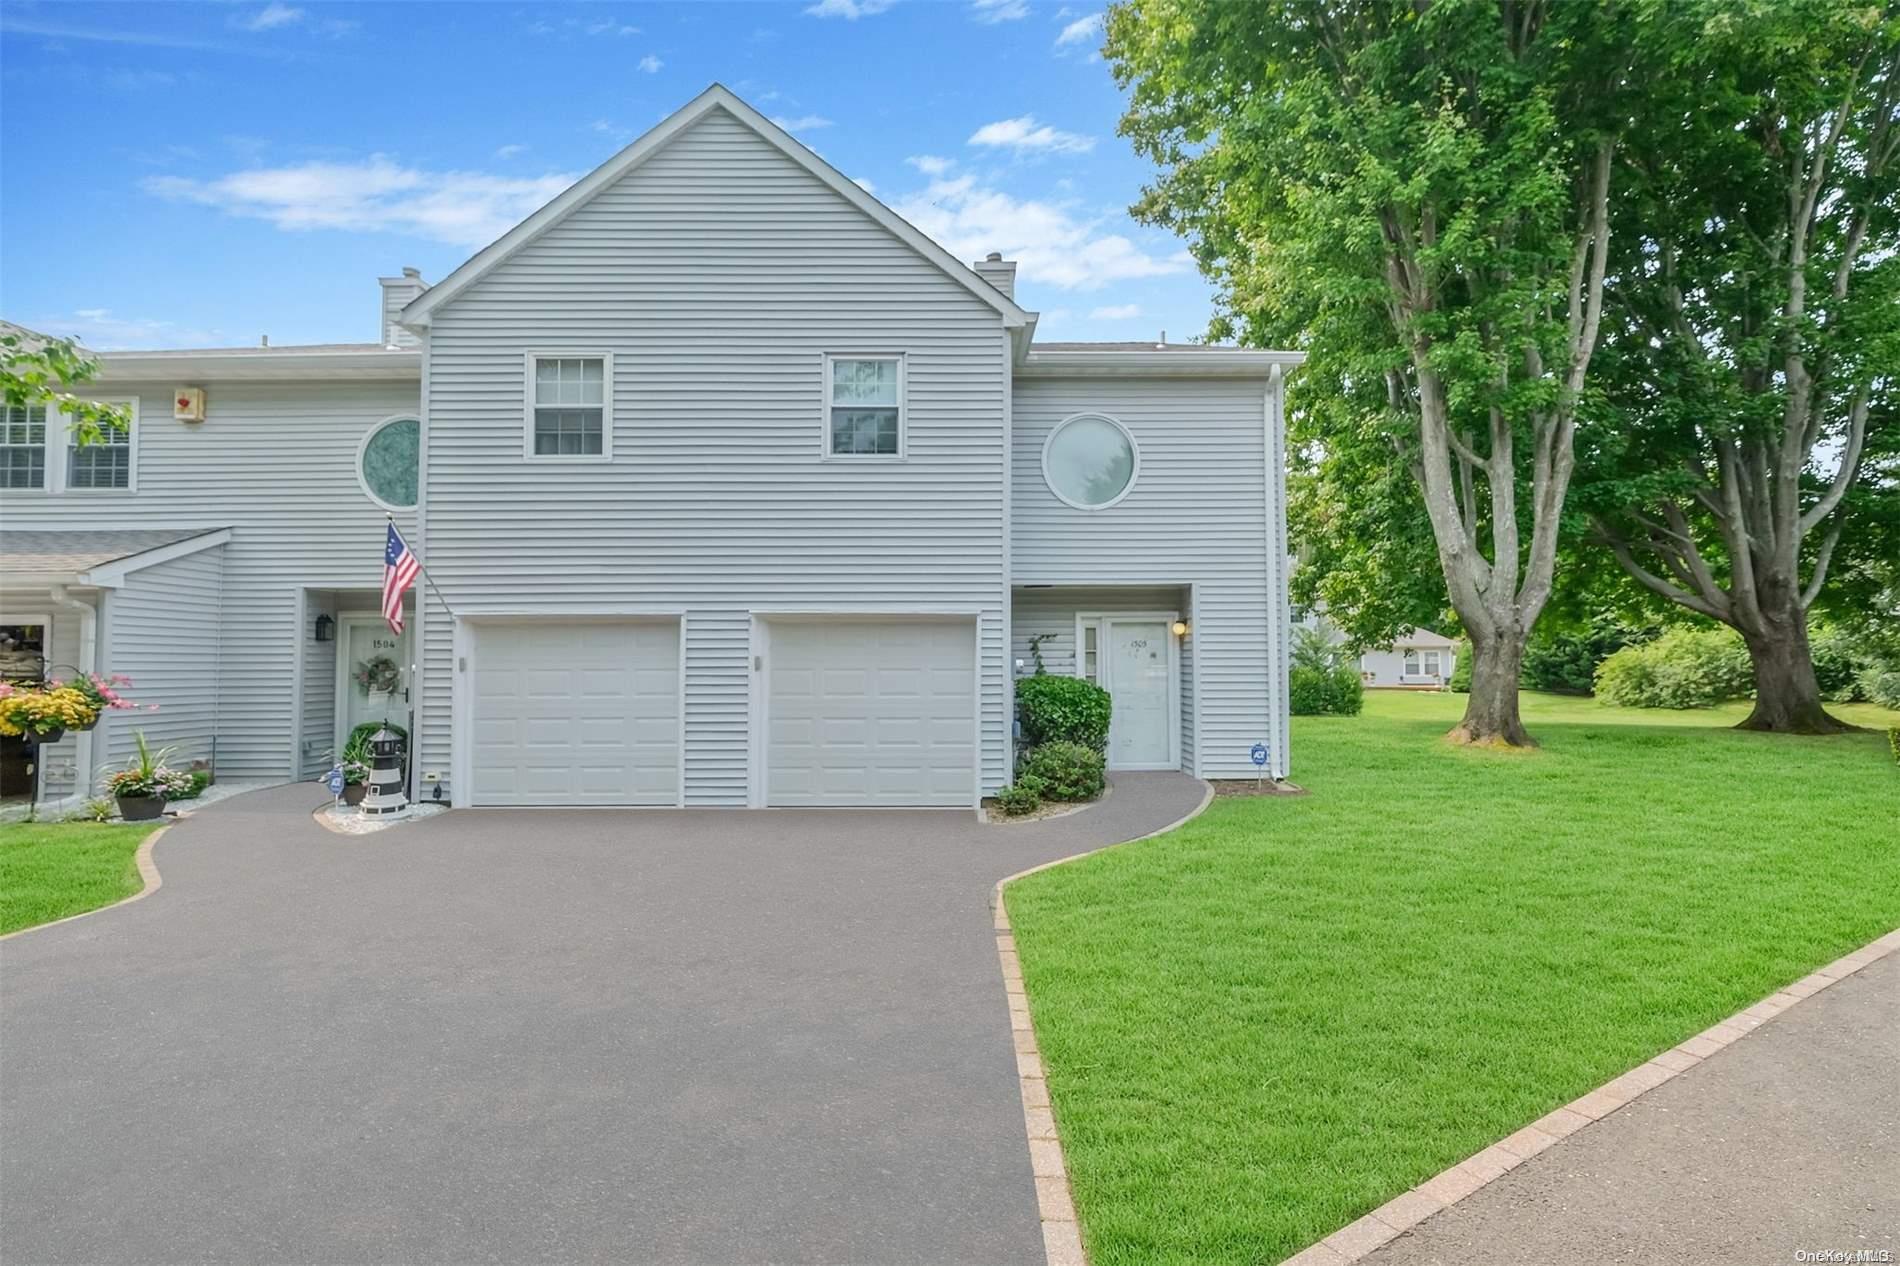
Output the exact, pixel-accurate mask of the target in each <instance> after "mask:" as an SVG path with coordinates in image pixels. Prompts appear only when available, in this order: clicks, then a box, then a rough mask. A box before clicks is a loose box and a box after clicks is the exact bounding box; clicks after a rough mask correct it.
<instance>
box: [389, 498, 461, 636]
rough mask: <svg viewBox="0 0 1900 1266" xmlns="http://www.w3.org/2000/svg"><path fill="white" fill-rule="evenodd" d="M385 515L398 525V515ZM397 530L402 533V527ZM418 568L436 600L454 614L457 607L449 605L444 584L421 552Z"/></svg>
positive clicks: (418, 557)
mask: <svg viewBox="0 0 1900 1266" xmlns="http://www.w3.org/2000/svg"><path fill="white" fill-rule="evenodd" d="M383 517H384V518H386V519H388V520H389V526H390V527H392V528H395V527H396V516H395V515H394V514H389V513H385V514H384V516H383ZM396 532H397V534H398V535H401V533H402V529H401V528H396ZM408 539H409V538H407V537H404V538H403V540H404V543H405V544H406V543H407V542H408ZM411 552H413V551H411ZM416 570H417V571H419V572H421V573H422V578H423V579H424V580H426V581H428V582H429V589H430V591H431V592H432V593H434V594H435V600H436V601H437V602H440V603H441V604H442V609H443V610H444V611H447V612H448V613H449V614H450V615H454V614H455V608H454V607H452V606H450V605H449V600H448V598H447V597H445V596H444V595H443V593H442V586H440V585H438V584H436V583H435V577H434V576H431V575H430V574H429V569H428V568H427V567H425V566H424V565H423V562H422V555H420V554H417V555H416Z"/></svg>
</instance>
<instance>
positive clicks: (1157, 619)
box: [1071, 610, 1198, 770]
mask: <svg viewBox="0 0 1900 1266" xmlns="http://www.w3.org/2000/svg"><path fill="white" fill-rule="evenodd" d="M1180 618H1181V613H1180V612H1179V611H1178V610H1177V611H1077V612H1076V613H1075V666H1074V671H1073V672H1072V673H1071V676H1074V677H1078V678H1082V679H1083V680H1085V681H1086V680H1087V678H1085V677H1082V630H1083V629H1084V628H1085V627H1086V626H1088V625H1091V624H1093V625H1094V626H1095V627H1096V634H1095V684H1096V685H1098V686H1100V687H1101V688H1102V689H1104V690H1106V691H1108V693H1109V697H1110V699H1111V700H1112V699H1113V698H1114V695H1115V684H1114V680H1113V677H1114V674H1113V673H1112V672H1111V671H1110V670H1109V664H1108V642H1109V635H1110V632H1111V628H1110V626H1112V625H1116V624H1161V625H1164V626H1165V630H1164V632H1165V636H1166V637H1167V639H1168V715H1169V716H1171V717H1172V718H1174V720H1173V723H1172V724H1170V725H1169V726H1168V763H1167V764H1165V765H1110V766H1108V768H1109V769H1111V770H1114V769H1127V770H1144V769H1179V768H1181V639H1180V638H1178V637H1176V636H1175V635H1174V625H1175V623H1176V622H1177V621H1179V620H1180ZM1109 733H1110V736H1111V738H1110V747H1111V748H1112V747H1113V737H1112V736H1113V734H1114V726H1113V718H1112V717H1111V718H1110V729H1109ZM1197 750H1198V749H1197Z"/></svg>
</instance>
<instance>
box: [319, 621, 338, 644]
mask: <svg viewBox="0 0 1900 1266" xmlns="http://www.w3.org/2000/svg"><path fill="white" fill-rule="evenodd" d="M317 640H318V641H319V642H334V641H335V640H336V621H335V620H332V619H331V618H330V617H329V616H328V615H320V616H318V617H317Z"/></svg>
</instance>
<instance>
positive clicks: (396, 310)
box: [376, 268, 429, 347]
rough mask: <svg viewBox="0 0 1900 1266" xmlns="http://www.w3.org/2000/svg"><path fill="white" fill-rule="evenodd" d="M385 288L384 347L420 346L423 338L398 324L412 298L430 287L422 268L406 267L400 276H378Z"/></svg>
mask: <svg viewBox="0 0 1900 1266" xmlns="http://www.w3.org/2000/svg"><path fill="white" fill-rule="evenodd" d="M376 280H377V281H378V282H379V283H380V284H381V285H382V288H383V324H382V342H383V346H384V347H420V346H422V340H421V339H419V338H417V337H416V336H415V335H414V334H411V333H410V332H409V331H408V330H405V329H403V328H402V327H401V326H400V325H397V324H396V318H397V317H398V316H400V315H401V314H402V310H403V309H404V308H406V307H408V306H409V303H410V301H411V300H413V299H414V298H415V297H416V296H417V295H419V294H421V293H422V292H423V291H425V290H427V289H428V288H429V283H428V282H426V281H424V280H423V279H422V272H421V270H420V269H415V268H405V269H403V270H402V276H400V277H378V278H377V279H376Z"/></svg>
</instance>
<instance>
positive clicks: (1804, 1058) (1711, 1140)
mask: <svg viewBox="0 0 1900 1266" xmlns="http://www.w3.org/2000/svg"><path fill="white" fill-rule="evenodd" d="M1863 1249H1865V1250H1873V1254H1872V1255H1870V1256H1868V1257H1866V1258H1862V1259H1857V1258H1856V1257H1855V1256H1854V1253H1855V1251H1856V1250H1863ZM1803 1251H1805V1252H1808V1253H1827V1252H1830V1251H1840V1252H1842V1253H1844V1254H1845V1256H1841V1257H1824V1256H1813V1257H1807V1258H1805V1259H1804V1258H1800V1257H1797V1256H1796V1254H1797V1253H1798V1252H1803ZM1882 1251H1884V1252H1886V1253H1887V1254H1889V1256H1887V1257H1882V1256H1880V1255H1879V1254H1880V1253H1881V1252H1882ZM1362 1260H1363V1262H1364V1263H1365V1266H1507V1264H1508V1266H1523V1263H1526V1262H1574V1263H1577V1264H1578V1266H1589V1264H1592V1263H1598V1262H1681V1263H1718V1262H1719V1263H1755V1262H1759V1263H1764V1264H1766V1263H1777V1262H1795V1261H1801V1260H1807V1261H1842V1262H1851V1261H1855V1260H1864V1261H1868V1262H1879V1261H1895V1262H1900V954H1890V955H1888V956H1887V957H1886V958H1884V959H1882V960H1880V961H1879V962H1877V963H1874V964H1872V965H1871V966H1868V967H1865V968H1863V969H1861V970H1860V971H1858V972H1856V973H1855V974H1853V975H1851V976H1849V977H1847V978H1846V979H1844V980H1842V981H1840V982H1839V983H1837V984H1834V985H1831V986H1829V987H1828V988H1826V989H1824V990H1822V991H1821V992H1820V993H1817V994H1815V995H1814V996H1813V997H1811V998H1808V999H1806V1000H1804V1001H1803V1002H1801V1003H1800V1004H1799V1005H1797V1006H1795V1007H1793V1008H1791V1009H1790V1010H1788V1011H1786V1012H1784V1013H1783V1014H1781V1015H1779V1016H1777V1017H1775V1018H1774V1019H1772V1020H1769V1021H1768V1022H1767V1023H1766V1024H1763V1025H1762V1026H1761V1027H1759V1028H1757V1029H1756V1030H1755V1031H1754V1032H1752V1033H1750V1034H1748V1036H1746V1037H1743V1038H1741V1039H1740V1040H1738V1041H1737V1042H1735V1043H1734V1044H1733V1045H1731V1046H1728V1047H1726V1048H1724V1049H1722V1050H1720V1051H1717V1052H1716V1053H1715V1054H1713V1055H1711V1056H1710V1057H1709V1058H1708V1059H1706V1060H1704V1061H1703V1062H1702V1063H1700V1064H1697V1065H1696V1066H1695V1067H1693V1068H1690V1069H1688V1070H1687V1071H1685V1072H1683V1073H1681V1074H1680V1075H1678V1076H1676V1077H1674V1078H1673V1079H1671V1080H1670V1081H1668V1082H1665V1083H1664V1084H1663V1085H1661V1086H1658V1087H1657V1088H1656V1089H1654V1090H1652V1091H1650V1092H1649V1093H1647V1094H1645V1095H1643V1096H1641V1097H1640V1098H1638V1099H1637V1100H1635V1102H1633V1103H1631V1104H1629V1105H1628V1106H1626V1107H1624V1108H1621V1109H1619V1110H1618V1111H1616V1112H1614V1113H1612V1114H1611V1115H1609V1116H1607V1117H1605V1118H1603V1119H1602V1120H1601V1121H1598V1122H1595V1123H1594V1124H1592V1125H1590V1126H1587V1127H1586V1128H1584V1129H1582V1130H1579V1131H1578V1132H1577V1133H1575V1134H1572V1135H1571V1136H1569V1137H1568V1138H1565V1139H1563V1140H1561V1141H1559V1142H1558V1143H1556V1144H1554V1145H1553V1146H1551V1147H1549V1148H1547V1149H1546V1150H1545V1151H1543V1152H1541V1153H1539V1154H1538V1155H1537V1156H1534V1157H1532V1158H1531V1159H1530V1160H1528V1161H1525V1162H1524V1163H1523V1164H1522V1165H1520V1166H1518V1167H1517V1168H1516V1169H1513V1170H1511V1171H1510V1172H1509V1173H1507V1174H1505V1175H1503V1176H1502V1177H1500V1178H1498V1179H1497V1180H1496V1181H1494V1182H1492V1183H1490V1184H1489V1185H1487V1186H1485V1187H1484V1188H1482V1189H1480V1190H1479V1191H1477V1192H1476V1193H1474V1194H1473V1195H1471V1196H1469V1197H1467V1198H1466V1199H1464V1200H1462V1201H1460V1202H1459V1203H1457V1204H1455V1205H1452V1206H1451V1207H1450V1208H1447V1209H1444V1210H1443V1211H1441V1212H1439V1213H1436V1214H1433V1215H1432V1216H1431V1217H1430V1218H1427V1219H1426V1220H1425V1221H1424V1222H1421V1223H1420V1224H1419V1225H1418V1226H1417V1227H1415V1228H1414V1229H1413V1230H1411V1231H1410V1232H1408V1233H1407V1234H1404V1235H1401V1236H1400V1237H1399V1238H1397V1239H1395V1240H1393V1241H1391V1242H1390V1243H1388V1244H1386V1245H1385V1246H1384V1247H1383V1248H1381V1249H1379V1250H1377V1251H1375V1252H1374V1253H1372V1254H1371V1255H1370V1256H1368V1257H1366V1258H1364V1259H1362Z"/></svg>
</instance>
